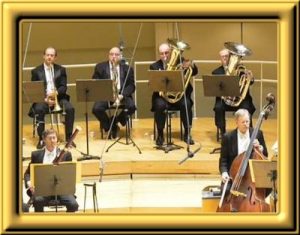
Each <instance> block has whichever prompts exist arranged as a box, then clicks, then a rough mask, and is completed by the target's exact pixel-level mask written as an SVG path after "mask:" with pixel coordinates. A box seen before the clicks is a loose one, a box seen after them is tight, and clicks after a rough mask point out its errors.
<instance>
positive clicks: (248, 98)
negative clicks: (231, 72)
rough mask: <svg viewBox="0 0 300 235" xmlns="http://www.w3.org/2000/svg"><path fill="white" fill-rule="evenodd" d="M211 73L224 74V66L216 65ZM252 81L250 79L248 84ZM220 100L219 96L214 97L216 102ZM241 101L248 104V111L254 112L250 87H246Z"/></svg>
mask: <svg viewBox="0 0 300 235" xmlns="http://www.w3.org/2000/svg"><path fill="white" fill-rule="evenodd" d="M212 74H215V75H224V74H226V73H225V70H224V67H223V66H222V65H221V66H220V67H218V68H216V69H215V70H214V71H212ZM253 83H254V81H251V82H250V85H252V84H253ZM220 101H221V97H216V102H220ZM242 102H247V103H248V104H249V108H250V110H248V111H249V112H250V113H254V112H255V107H254V104H253V102H252V97H251V95H250V89H248V91H247V94H246V96H245V98H244V100H243V101H242Z"/></svg>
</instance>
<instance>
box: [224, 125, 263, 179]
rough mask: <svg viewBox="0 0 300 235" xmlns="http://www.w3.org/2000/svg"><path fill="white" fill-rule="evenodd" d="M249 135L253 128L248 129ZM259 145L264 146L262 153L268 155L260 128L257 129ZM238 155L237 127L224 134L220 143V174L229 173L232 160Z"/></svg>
mask: <svg viewBox="0 0 300 235" xmlns="http://www.w3.org/2000/svg"><path fill="white" fill-rule="evenodd" d="M249 132H250V136H251V135H252V132H253V128H250V129H249ZM256 139H258V141H259V143H260V145H262V146H263V147H264V150H263V155H264V156H266V157H267V156H268V150H267V147H266V143H265V140H264V136H263V133H262V131H261V130H259V131H258V133H257V137H256ZM237 155H238V143H237V129H234V130H233V131H231V132H227V133H225V134H224V136H223V139H222V144H221V157H220V160H219V171H220V173H221V174H222V173H223V172H224V171H227V172H228V173H229V170H230V167H231V164H232V161H233V160H234V158H235V157H236V156H237Z"/></svg>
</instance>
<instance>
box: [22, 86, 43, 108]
mask: <svg viewBox="0 0 300 235" xmlns="http://www.w3.org/2000/svg"><path fill="white" fill-rule="evenodd" d="M44 98H45V87H44V82H43V81H33V82H32V81H23V103H41V102H44Z"/></svg>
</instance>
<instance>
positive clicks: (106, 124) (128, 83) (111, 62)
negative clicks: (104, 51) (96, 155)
mask: <svg viewBox="0 0 300 235" xmlns="http://www.w3.org/2000/svg"><path fill="white" fill-rule="evenodd" d="M120 60H121V52H120V49H119V48H118V47H113V48H111V49H110V51H109V54H108V61H105V62H102V63H98V64H97V65H96V67H95V71H94V74H93V79H112V80H113V81H114V82H113V84H114V90H116V92H117V95H116V97H115V98H116V100H115V104H124V109H123V110H122V111H121V112H120V114H119V115H118V116H116V117H115V119H114V122H113V123H111V122H112V120H113V118H111V120H110V119H109V117H108V115H107V113H106V112H105V111H106V110H107V109H108V108H109V107H110V106H111V105H113V104H114V102H110V101H97V102H95V104H94V106H93V114H94V115H95V116H96V118H97V119H98V121H99V122H101V124H102V128H103V129H104V130H105V131H106V132H108V131H109V128H110V126H111V125H112V129H111V135H109V138H111V137H112V138H116V137H117V135H118V131H119V129H120V128H119V126H118V122H120V123H121V125H122V126H125V124H126V115H131V114H133V113H134V112H135V110H136V107H135V104H134V101H133V97H132V94H133V93H134V91H135V84H134V73H133V69H132V68H131V67H129V66H128V65H127V64H125V63H120V62H121V61H120ZM125 109H126V110H127V114H126V112H125V111H124V110H125ZM100 128H101V125H100ZM100 132H101V130H100Z"/></svg>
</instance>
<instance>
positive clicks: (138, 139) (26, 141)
mask: <svg viewBox="0 0 300 235" xmlns="http://www.w3.org/2000/svg"><path fill="white" fill-rule="evenodd" d="M253 121H254V124H255V123H256V120H253ZM75 125H76V126H80V127H82V131H80V132H79V134H78V136H77V137H76V139H75V143H76V145H77V148H76V149H71V152H72V155H73V159H74V160H76V159H78V158H81V157H82V154H81V153H87V144H86V131H85V122H84V121H82V122H76V123H75ZM132 125H133V128H132V135H131V136H132V139H133V141H134V142H135V143H136V145H137V146H138V147H139V148H140V150H141V154H140V153H139V151H138V149H137V148H136V147H135V146H133V144H129V145H124V144H121V143H116V144H115V145H114V146H113V147H112V148H111V149H110V150H109V151H108V152H106V149H107V148H108V147H109V146H110V144H111V143H113V140H106V139H101V138H100V132H99V123H98V122H97V121H90V122H89V154H90V155H93V156H99V157H101V159H102V161H99V160H85V161H80V163H81V175H82V177H86V176H97V175H99V173H100V168H103V173H104V175H114V174H210V175H218V174H219V173H218V161H219V155H220V154H219V153H215V154H210V152H211V151H212V150H213V149H214V148H217V147H219V146H220V143H218V142H217V140H216V127H215V125H214V119H213V118H196V119H194V120H193V128H192V136H193V139H194V141H195V145H191V146H190V151H195V150H196V149H197V148H201V149H200V151H199V152H197V153H196V154H195V156H194V157H193V158H189V159H188V160H186V161H185V162H184V163H183V164H179V162H180V161H181V160H182V159H184V158H185V157H186V156H187V145H186V144H185V142H183V141H181V140H180V126H179V118H176V117H175V118H173V119H172V140H173V142H174V144H177V145H180V146H182V147H183V148H182V149H178V150H173V151H170V152H169V153H165V152H164V151H162V150H157V149H155V148H154V147H155V141H154V140H153V119H133V122H132ZM234 126H235V125H234V120H233V118H228V120H227V130H231V129H232V128H234ZM261 129H262V130H263V132H264V136H265V140H266V144H267V148H268V151H269V157H270V156H272V150H271V147H272V145H273V144H274V143H275V141H276V140H277V136H278V131H277V119H268V120H267V121H264V122H263V124H262V127H261ZM60 133H64V129H63V125H61V126H60ZM124 134H125V127H121V131H120V135H121V136H124ZM60 137H61V139H64V136H63V134H61V135H60ZM104 138H106V135H105V136H104ZM37 140H38V139H37V137H35V138H33V136H32V125H24V126H23V151H22V154H23V157H24V158H25V159H26V158H30V153H31V151H33V150H35V149H36V147H35V146H36V144H37ZM121 140H122V142H124V140H125V138H122V139H121ZM61 146H63V143H62V144H61ZM28 162H29V161H28V160H25V161H23V168H24V169H25V168H26V167H27V165H28Z"/></svg>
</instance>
